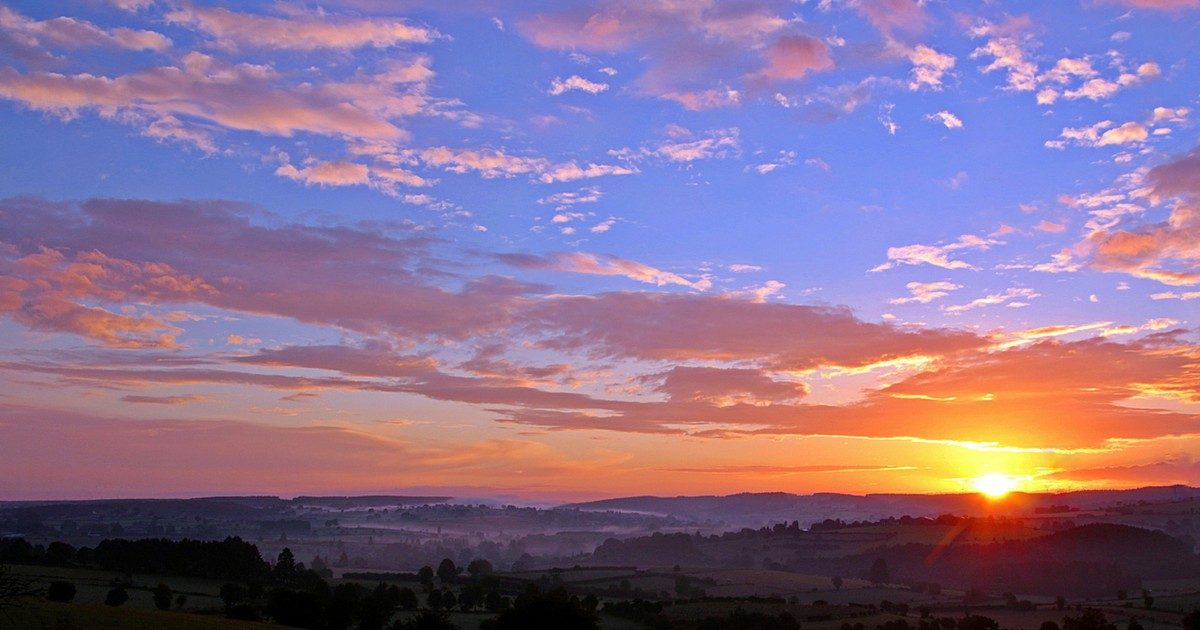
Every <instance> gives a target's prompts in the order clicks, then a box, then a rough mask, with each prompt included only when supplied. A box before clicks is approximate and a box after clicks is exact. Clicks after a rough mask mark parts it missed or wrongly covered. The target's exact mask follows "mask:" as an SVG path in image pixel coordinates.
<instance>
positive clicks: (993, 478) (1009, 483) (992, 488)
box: [975, 473, 1017, 499]
mask: <svg viewBox="0 0 1200 630" xmlns="http://www.w3.org/2000/svg"><path fill="white" fill-rule="evenodd" d="M975 489H976V490H978V491H979V492H980V493H981V494H983V495H984V496H986V497H988V498H989V499H1002V498H1004V496H1005V495H1007V494H1008V493H1009V492H1012V491H1013V490H1016V489H1017V480H1016V479H1015V478H1013V477H1009V476H1008V475H1004V474H1001V473H992V474H989V475H983V476H981V477H976V478H975Z"/></svg>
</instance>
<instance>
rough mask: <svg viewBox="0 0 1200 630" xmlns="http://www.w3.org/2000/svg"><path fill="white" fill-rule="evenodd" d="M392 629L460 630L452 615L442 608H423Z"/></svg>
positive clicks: (398, 622)
mask: <svg viewBox="0 0 1200 630" xmlns="http://www.w3.org/2000/svg"><path fill="white" fill-rule="evenodd" d="M392 630H458V626H456V625H454V624H453V623H451V622H450V616H449V615H447V614H446V613H445V612H442V611H440V610H422V611H421V612H419V613H417V614H416V615H414V616H412V617H409V618H408V619H405V620H402V621H397V622H396V623H395V624H393V625H392Z"/></svg>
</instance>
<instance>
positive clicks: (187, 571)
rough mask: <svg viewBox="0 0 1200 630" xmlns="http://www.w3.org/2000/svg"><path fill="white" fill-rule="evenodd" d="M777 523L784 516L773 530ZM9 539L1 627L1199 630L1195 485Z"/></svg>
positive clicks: (426, 510) (151, 519)
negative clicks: (6, 590)
mask: <svg viewBox="0 0 1200 630" xmlns="http://www.w3.org/2000/svg"><path fill="white" fill-rule="evenodd" d="M890 510H905V512H904V513H903V514H902V515H901V516H882V515H883V514H886V513H888V512H889V511H890ZM941 510H950V511H947V512H940V511H941ZM789 513H790V514H792V515H794V516H796V517H798V518H797V519H793V520H792V521H790V522H789V521H787V520H778V521H776V520H775V518H776V517H778V516H780V515H784V514H789ZM914 514H915V516H914ZM821 515H827V516H826V517H825V518H822V517H821ZM830 515H832V516H833V517H832V518H831V517H830ZM0 528H2V529H4V530H5V532H4V534H3V535H4V538H3V539H2V540H0V561H3V562H4V563H5V564H4V567H5V568H4V576H5V579H6V580H7V583H8V584H12V585H14V586H10V587H9V588H10V589H12V590H11V592H10V593H9V594H7V595H6V597H5V599H4V600H3V606H4V608H3V615H4V616H5V619H4V620H0V623H9V624H15V627H29V628H37V627H46V628H51V627H62V626H63V625H65V626H67V627H80V628H93V627H95V628H105V627H128V626H131V625H134V624H146V625H147V627H164V628H173V627H179V628H210V627H211V628H254V627H262V626H264V624H271V623H274V624H281V625H285V626H293V627H302V628H400V629H403V628H455V627H457V628H470V629H474V628H523V627H547V628H549V627H555V628H681V629H685V628H761V629H772V628H779V629H786V628H799V627H804V628H820V629H828V630H842V629H844V628H856V629H862V628H866V629H868V630H872V629H884V630H904V629H905V628H914V629H916V628H921V629H925V628H939V629H942V630H946V629H950V630H955V629H959V628H972V629H976V628H978V629H981V630H987V629H989V628H991V629H995V628H1000V627H1003V628H1037V629H1039V630H1048V629H1049V628H1051V627H1052V626H1048V625H1044V624H1050V623H1053V624H1057V625H1056V626H1053V627H1059V628H1082V629H1087V630H1105V629H1106V628H1119V629H1126V628H1139V627H1140V628H1147V629H1151V628H1173V627H1182V628H1186V629H1187V630H1193V629H1194V628H1196V627H1197V624H1200V612H1196V611H1198V610H1200V554H1197V550H1196V542H1197V540H1198V538H1200V488H1191V487H1186V486H1173V487H1161V488H1144V489H1138V490H1128V491H1092V492H1088V491H1084V492H1074V493H1065V494H1057V495H1036V494H1031V495H1023V494H1009V495H1005V496H1003V497H987V496H985V495H981V494H977V495H970V494H966V495H936V496H921V495H866V496H852V495H823V496H822V495H807V496H800V495H788V494H782V493H776V494H758V495H755V494H746V495H733V496H722V497H675V498H658V497H636V498H629V499H614V500H607V501H599V502H591V503H582V504H571V505H562V506H556V507H551V508H535V507H517V506H513V505H485V504H462V503H457V502H455V500H454V499H453V498H450V497H416V496H414V497H405V496H363V497H306V496H301V497H295V498H293V499H288V500H285V499H279V498H276V497H212V498H197V499H162V500H109V501H103V500H101V501H82V502H61V503H59V502H28V503H5V504H0ZM15 585H19V587H20V588H19V589H17V586H15ZM18 590H21V591H23V593H24V594H21V593H19V592H17V591H18Z"/></svg>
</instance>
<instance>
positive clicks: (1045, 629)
mask: <svg viewBox="0 0 1200 630" xmlns="http://www.w3.org/2000/svg"><path fill="white" fill-rule="evenodd" d="M1038 630H1059V627H1058V624H1057V623H1055V622H1053V621H1043V622H1042V625H1041V626H1040V627H1039V628H1038Z"/></svg>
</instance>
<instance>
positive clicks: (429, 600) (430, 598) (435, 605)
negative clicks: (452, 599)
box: [425, 590, 442, 610]
mask: <svg viewBox="0 0 1200 630" xmlns="http://www.w3.org/2000/svg"><path fill="white" fill-rule="evenodd" d="M425 605H426V606H428V607H429V608H430V610H441V609H442V592H441V591H437V590H433V591H429V594H428V595H426V596H425Z"/></svg>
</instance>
